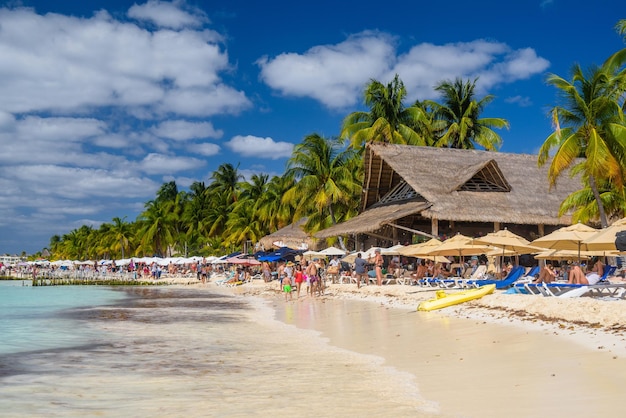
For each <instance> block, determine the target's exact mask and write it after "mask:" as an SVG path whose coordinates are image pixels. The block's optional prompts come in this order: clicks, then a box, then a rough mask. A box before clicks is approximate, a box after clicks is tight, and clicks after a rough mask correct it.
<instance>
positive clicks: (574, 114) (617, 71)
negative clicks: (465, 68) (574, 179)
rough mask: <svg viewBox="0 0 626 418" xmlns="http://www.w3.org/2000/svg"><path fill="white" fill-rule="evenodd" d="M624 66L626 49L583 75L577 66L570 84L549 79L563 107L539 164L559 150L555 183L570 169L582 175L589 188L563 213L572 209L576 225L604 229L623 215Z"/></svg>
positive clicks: (552, 174)
mask: <svg viewBox="0 0 626 418" xmlns="http://www.w3.org/2000/svg"><path fill="white" fill-rule="evenodd" d="M625 28H626V21H624V20H622V21H620V22H619V23H618V25H617V26H616V29H617V30H618V33H620V34H621V35H623V34H624V33H625ZM625 64H626V49H623V50H621V51H618V52H617V53H615V54H613V55H612V56H611V57H609V58H608V59H607V60H606V61H605V62H604V64H603V65H602V66H591V67H590V68H589V69H588V70H586V71H584V70H583V69H582V68H581V67H580V65H578V64H576V65H574V66H573V68H572V78H571V80H570V81H568V80H566V79H564V78H562V77H559V76H558V75H555V74H550V75H549V76H548V79H547V81H548V83H549V84H551V85H553V86H555V87H556V88H557V89H559V92H560V93H561V96H562V99H563V105H557V106H555V107H554V108H553V109H552V116H553V121H554V127H555V129H554V132H553V133H552V134H551V135H550V136H548V138H547V139H546V140H545V142H544V144H543V146H542V147H541V149H540V150H539V159H538V162H539V165H543V164H545V163H546V162H547V161H548V158H549V157H550V151H551V150H553V149H556V152H555V154H554V156H553V158H552V160H551V163H550V167H549V174H548V177H549V180H550V183H551V185H554V184H555V183H556V181H557V178H558V177H559V176H560V175H562V174H563V173H565V172H566V171H569V169H570V168H573V170H572V172H573V173H577V174H581V176H582V179H583V183H584V185H585V188H584V189H583V190H580V191H577V192H575V193H573V194H572V195H570V196H569V197H568V198H567V199H566V200H565V201H564V202H563V204H562V205H561V211H560V212H561V214H563V213H565V212H567V211H569V210H573V213H574V221H581V222H589V221H595V220H599V222H600V224H601V226H602V227H603V228H604V227H606V226H608V218H609V217H612V218H621V217H623V216H624V208H625V207H624V202H625V201H626V190H624V178H625V173H624V170H625V167H626V125H625V123H624V109H625V108H626V103H625V95H624V93H625V92H626V65H625ZM577 158H581V159H582V160H581V162H577V161H578V160H576V159H577ZM606 209H609V213H608V214H607V211H606ZM607 215H608V216H607Z"/></svg>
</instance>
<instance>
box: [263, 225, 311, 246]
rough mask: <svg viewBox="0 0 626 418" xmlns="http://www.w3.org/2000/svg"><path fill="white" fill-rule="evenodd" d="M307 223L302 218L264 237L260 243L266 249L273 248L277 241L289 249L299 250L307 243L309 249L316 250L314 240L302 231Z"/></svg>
mask: <svg viewBox="0 0 626 418" xmlns="http://www.w3.org/2000/svg"><path fill="white" fill-rule="evenodd" d="M305 222H306V218H302V219H300V220H299V221H297V222H294V223H292V224H290V225H287V226H286V227H284V228H281V229H279V230H278V231H276V232H273V233H271V234H269V235H266V236H264V237H263V238H261V239H260V240H259V243H261V245H263V247H264V248H271V247H272V245H273V243H274V242H276V241H282V243H283V244H284V245H285V246H286V247H289V248H299V247H300V246H301V245H302V243H306V244H307V245H308V246H309V248H315V240H314V238H312V237H311V236H310V235H309V234H307V233H306V232H305V231H304V230H303V229H302V226H303V225H304V223H305Z"/></svg>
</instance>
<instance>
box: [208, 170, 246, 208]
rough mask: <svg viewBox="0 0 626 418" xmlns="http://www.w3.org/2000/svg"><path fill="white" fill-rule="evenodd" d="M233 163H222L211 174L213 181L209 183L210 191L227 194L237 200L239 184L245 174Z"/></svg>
mask: <svg viewBox="0 0 626 418" xmlns="http://www.w3.org/2000/svg"><path fill="white" fill-rule="evenodd" d="M237 170H238V167H234V166H233V165H232V164H228V163H226V164H222V165H220V166H219V167H218V168H217V170H215V171H214V172H213V174H212V175H211V179H212V180H213V182H212V183H211V184H210V185H209V187H208V189H209V193H221V194H226V195H227V196H228V197H229V200H231V202H234V201H236V200H237V193H236V191H237V186H238V184H239V181H240V180H242V179H243V176H242V175H241V174H239V172H238V171H237Z"/></svg>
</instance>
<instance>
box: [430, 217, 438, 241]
mask: <svg viewBox="0 0 626 418" xmlns="http://www.w3.org/2000/svg"><path fill="white" fill-rule="evenodd" d="M430 233H431V234H433V235H434V236H436V237H438V236H439V221H438V220H437V218H431V220H430Z"/></svg>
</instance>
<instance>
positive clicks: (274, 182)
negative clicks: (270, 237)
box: [256, 175, 295, 232]
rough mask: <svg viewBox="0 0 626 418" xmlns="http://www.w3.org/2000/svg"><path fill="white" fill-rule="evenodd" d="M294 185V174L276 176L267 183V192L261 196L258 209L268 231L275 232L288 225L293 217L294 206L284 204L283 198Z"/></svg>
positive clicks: (258, 213)
mask: <svg viewBox="0 0 626 418" xmlns="http://www.w3.org/2000/svg"><path fill="white" fill-rule="evenodd" d="M294 185H295V180H294V178H293V176H289V175H283V176H274V177H272V178H271V179H270V181H269V182H268V183H267V185H266V187H265V192H264V193H263V194H262V195H261V196H259V198H258V200H257V205H256V211H257V215H258V216H259V220H260V221H261V222H263V225H264V226H265V227H266V228H267V230H268V232H275V231H277V230H279V229H280V228H283V227H285V226H287V225H288V224H289V223H290V222H291V220H292V219H293V215H294V207H293V206H292V205H290V204H283V203H282V198H283V195H284V194H285V193H287V191H288V190H289V189H291V188H292V187H293V186H294Z"/></svg>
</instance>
